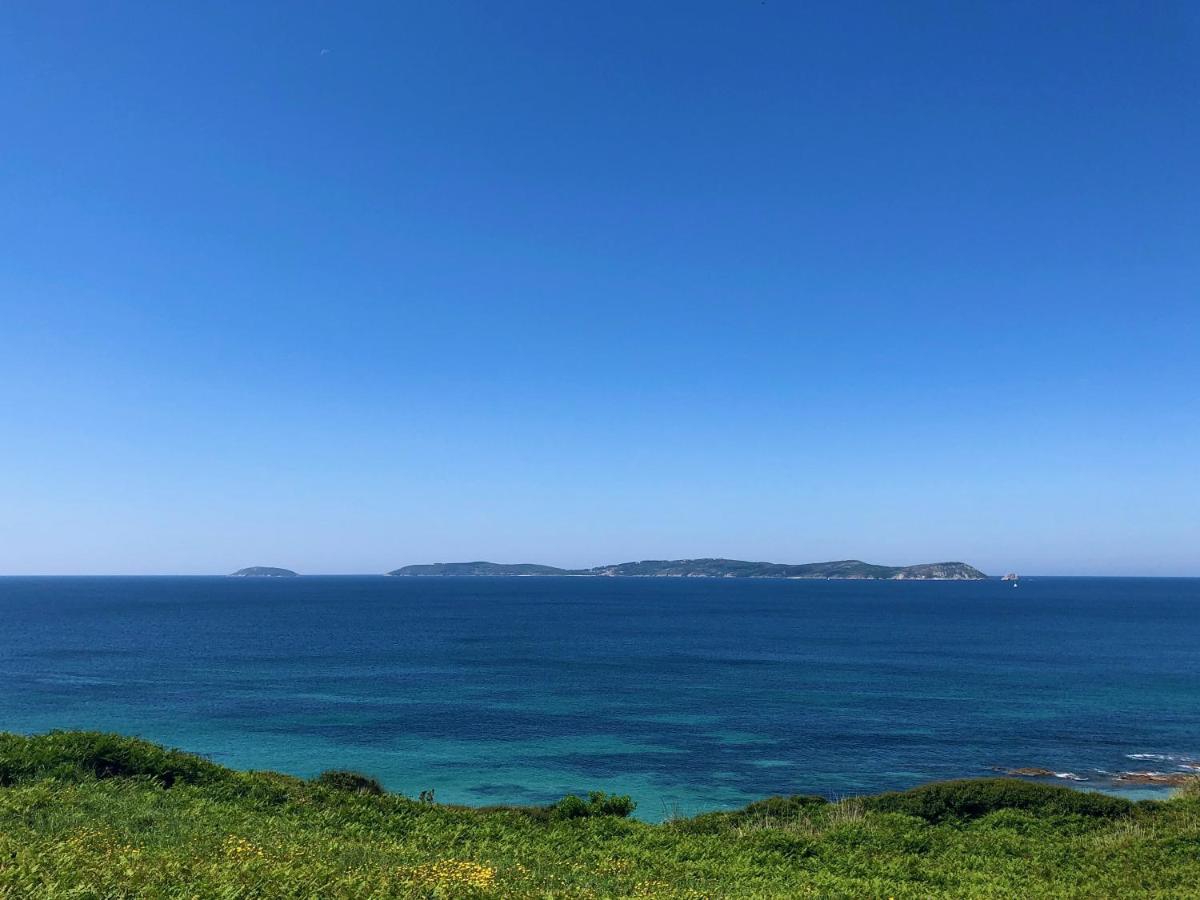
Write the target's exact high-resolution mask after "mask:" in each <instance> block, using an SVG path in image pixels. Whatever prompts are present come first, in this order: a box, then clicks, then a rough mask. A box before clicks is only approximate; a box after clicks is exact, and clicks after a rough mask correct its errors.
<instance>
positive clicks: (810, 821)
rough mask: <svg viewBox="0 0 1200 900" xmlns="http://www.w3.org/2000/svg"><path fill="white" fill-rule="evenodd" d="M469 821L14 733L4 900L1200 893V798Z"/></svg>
mask: <svg viewBox="0 0 1200 900" xmlns="http://www.w3.org/2000/svg"><path fill="white" fill-rule="evenodd" d="M629 811H630V804H629V803H628V802H626V801H625V799H624V798H619V797H607V796H604V795H593V796H592V797H590V798H588V799H587V800H583V799H579V798H568V799H565V800H563V801H561V802H559V803H558V804H556V805H554V806H551V807H537V808H496V809H467V808H461V807H449V806H441V805H437V804H434V803H432V802H421V801H418V800H411V799H407V798H404V797H400V796H397V795H391V794H386V793H383V792H382V791H381V790H380V788H379V786H378V785H377V784H376V783H375V782H373V781H372V780H371V779H370V778H367V777H365V776H361V775H355V774H353V773H344V772H342V773H338V772H331V773H326V774H325V775H323V776H321V777H320V778H317V779H313V780H311V781H304V780H301V779H298V778H292V777H288V776H284V775H278V774H273V773H267V772H258V773H245V772H235V771H232V770H229V769H225V768H222V767H220V766H217V765H214V764H213V763H210V762H208V761H206V760H204V759H201V758H199V757H196V756H191V755H189V754H186V753H180V752H177V751H171V750H165V749H163V748H161V747H158V746H156V745H153V744H149V743H146V742H143V741H138V740H134V739H130V738H123V737H119V736H115V735H104V734H95V733H83V732H56V733H52V734H49V735H42V736H38V737H33V738H27V737H21V736H17V735H0V897H2V898H66V897H86V898H118V897H120V898H124V897H181V898H182V897H202V898H209V897H212V898H216V897H221V898H242V897H245V898H249V897H264V898H266V897H295V898H300V897H322V898H346V900H349V898H354V900H358V898H363V897H511V898H517V897H563V898H566V897H576V898H597V897H687V898H707V897H747V898H749V897H880V898H886V897H896V898H899V897H945V898H964V897H981V898H982V897H991V898H999V897H1097V898H1099V897H1104V898H1118V897H1162V898H1168V897H1170V898H1183V897H1200V792H1196V791H1192V790H1190V789H1185V790H1184V791H1183V792H1182V794H1181V796H1179V797H1177V798H1175V799H1172V800H1169V801H1163V802H1143V803H1138V804H1132V803H1129V802H1127V801H1125V800H1120V799H1117V798H1113V797H1106V796H1102V795H1099V794H1087V793H1082V792H1075V791H1071V790H1069V789H1067V788H1059V787H1050V786H1043V785H1038V784H1032V783H1028V782H1021V781H1014V780H1001V779H984V780H972V781H962V782H948V783H943V784H934V785H928V786H926V787H924V788H918V789H916V790H913V791H907V792H903V793H895V794H883V795H877V796H873V797H861V798H855V799H850V800H843V801H840V802H837V803H828V802H826V801H824V800H822V799H821V798H815V797H791V798H772V799H769V800H764V801H762V802H759V803H755V804H751V805H750V806H748V807H746V808H744V809H741V810H738V811H736V812H727V813H712V814H708V815H703V816H699V817H696V818H692V819H682V820H678V821H674V822H669V823H666V824H662V825H649V824H646V823H643V822H639V821H636V820H633V819H630V818H626V817H625V816H627V815H628V813H629Z"/></svg>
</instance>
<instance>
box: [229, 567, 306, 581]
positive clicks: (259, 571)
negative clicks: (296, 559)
mask: <svg viewBox="0 0 1200 900" xmlns="http://www.w3.org/2000/svg"><path fill="white" fill-rule="evenodd" d="M295 575H296V573H295V572H293V571H292V570H291V569H277V568H275V567H274V566H250V567H249V568H248V569H238V570H237V571H236V572H234V573H233V577H234V578H291V577H293V576H295Z"/></svg>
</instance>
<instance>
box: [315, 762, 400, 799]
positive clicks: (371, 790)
mask: <svg viewBox="0 0 1200 900" xmlns="http://www.w3.org/2000/svg"><path fill="white" fill-rule="evenodd" d="M315 780H316V782H317V784H320V785H323V786H325V787H327V788H331V789H333V790H335V791H345V792H346V793H348V794H372V795H375V796H378V795H380V794H382V793H384V790H383V785H381V784H380V783H379V782H378V781H376V780H375V779H374V778H371V777H370V776H369V775H361V774H359V773H358V772H343V771H339V770H334V769H331V770H329V771H327V772H322V773H321V774H320V775H318V776H317V777H316V779H315Z"/></svg>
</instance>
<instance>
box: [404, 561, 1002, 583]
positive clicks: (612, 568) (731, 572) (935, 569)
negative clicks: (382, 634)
mask: <svg viewBox="0 0 1200 900" xmlns="http://www.w3.org/2000/svg"><path fill="white" fill-rule="evenodd" d="M387 574H388V575H393V576H400V577H456V576H457V577H461V576H545V575H559V576H564V575H569V576H576V577H578V576H601V577H609V578H826V579H829V578H836V579H876V580H886V581H902V580H921V581H979V580H981V579H985V578H987V576H986V575H984V574H983V573H982V572H980V571H979V570H978V569H976V568H975V567H974V566H969V565H967V564H966V563H963V562H940V563H921V564H920V565H915V566H880V565H874V564H872V563H865V562H862V561H861V560H857V559H845V560H839V561H836V562H821V563H802V564H798V565H793V564H790V563H770V562H747V561H745V560H740V559H708V558H706V559H650V560H643V561H641V562H626V563H617V564H615V565H607V566H596V567H594V568H591V569H560V568H557V567H555V566H543V565H536V564H534V563H517V564H503V563H492V562H460V563H431V564H427V565H414V566H402V567H401V568H399V569H394V570H393V571H391V572H388V573H387Z"/></svg>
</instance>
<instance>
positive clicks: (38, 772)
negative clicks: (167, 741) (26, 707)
mask: <svg viewBox="0 0 1200 900" xmlns="http://www.w3.org/2000/svg"><path fill="white" fill-rule="evenodd" d="M229 775H230V773H229V772H228V770H226V769H222V768H221V767H220V766H218V765H215V764H214V763H211V762H209V761H208V760H206V759H203V758H202V757H199V756H196V755H194V754H191V753H184V752H182V751H180V750H168V749H166V748H164V747H160V746H158V745H157V744H151V743H150V742H149V741H143V740H140V739H138V738H128V737H122V736H120V735H117V734H105V733H103V732H97V731H51V732H49V733H48V734H39V735H33V736H31V737H25V736H23V735H17V734H0V785H7V784H15V783H16V782H18V781H25V780H31V779H35V778H47V777H49V778H59V779H63V780H68V781H78V780H80V779H83V778H150V779H153V780H155V781H157V782H158V783H159V784H161V785H162V786H163V787H168V788H169V787H171V785H173V784H175V783H176V782H183V783H185V784H207V783H212V782H216V781H220V780H223V779H226V778H228V777H229Z"/></svg>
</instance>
